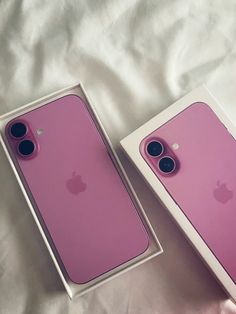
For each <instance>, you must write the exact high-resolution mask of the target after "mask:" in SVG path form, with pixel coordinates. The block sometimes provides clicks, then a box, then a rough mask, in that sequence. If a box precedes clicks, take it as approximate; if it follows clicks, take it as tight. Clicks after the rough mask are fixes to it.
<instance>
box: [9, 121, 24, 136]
mask: <svg viewBox="0 0 236 314" xmlns="http://www.w3.org/2000/svg"><path fill="white" fill-rule="evenodd" d="M27 132H28V127H27V125H26V124H25V123H24V122H23V121H16V122H13V123H12V124H11V125H10V126H9V134H10V136H11V137H12V138H14V139H22V138H23V137H24V136H25V135H26V134H27Z"/></svg>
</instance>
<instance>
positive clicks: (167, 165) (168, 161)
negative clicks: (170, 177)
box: [159, 157, 176, 173]
mask: <svg viewBox="0 0 236 314" xmlns="http://www.w3.org/2000/svg"><path fill="white" fill-rule="evenodd" d="M175 168H176V163H175V160H174V159H173V158H171V157H162V158H161V159H160V161H159V169H160V170H161V171H162V172H164V173H171V172H173V171H174V170H175Z"/></svg>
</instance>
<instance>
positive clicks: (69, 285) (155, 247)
mask: <svg viewBox="0 0 236 314" xmlns="http://www.w3.org/2000/svg"><path fill="white" fill-rule="evenodd" d="M68 94H76V95H78V96H80V97H81V98H82V99H83V100H84V102H85V103H86V105H87V108H88V110H89V112H90V114H91V116H92V118H93V120H94V122H95V125H96V127H97V129H98V131H99V133H100V135H101V136H102V138H103V140H104V142H105V144H106V148H107V151H108V153H109V154H110V157H111V158H112V161H113V163H114V166H115V167H116V169H117V171H118V173H119V175H120V176H121V178H122V180H123V182H124V184H125V186H126V189H127V193H129V194H130V197H131V198H132V200H133V202H134V203H135V206H136V208H137V211H138V213H139V215H140V217H141V220H142V222H143V224H144V226H145V228H146V230H147V232H148V235H149V247H148V249H147V250H146V251H145V252H144V253H143V254H141V255H139V256H137V257H136V258H134V259H133V260H130V261H129V262H126V263H124V264H123V265H120V266H119V267H116V268H114V269H113V270H111V271H109V272H107V273H105V274H103V275H101V276H99V277H97V278H95V279H93V280H91V281H90V282H88V283H85V284H75V283H73V282H72V281H71V280H70V279H69V277H68V275H67V274H66V272H65V270H64V269H63V266H62V263H61V262H60V259H59V256H58V255H57V253H56V251H55V250H54V249H53V245H52V243H50V238H49V236H47V234H46V233H45V232H44V231H43V227H42V224H41V223H42V222H40V220H39V218H38V217H37V215H36V212H35V209H34V205H33V200H32V199H31V197H30V195H29V194H28V193H27V190H26V189H25V187H24V184H23V182H22V181H21V179H20V176H19V174H18V170H17V166H16V164H15V161H14V157H11V155H10V151H9V147H8V144H7V142H6V139H5V134H4V128H5V126H6V124H7V122H8V121H9V120H11V119H13V118H15V117H17V116H18V115H20V114H24V113H26V112H28V111H31V110H32V109H35V108H38V107H40V106H43V105H45V104H47V103H48V102H51V101H53V100H56V99H57V98H60V97H62V96H65V95H68ZM78 119H79V118H78ZM0 131H1V136H0V140H1V144H2V146H3V149H4V151H5V153H6V155H7V158H8V160H9V163H10V165H11V167H12V169H13V171H14V174H15V176H16V178H17V181H18V183H19V185H20V188H21V190H22V192H23V194H24V197H25V199H26V201H27V204H28V206H29V209H30V211H31V213H32V215H33V218H34V220H35V222H36V224H37V226H38V229H39V231H40V233H41V235H42V238H43V240H44V242H45V244H46V246H47V249H48V251H49V253H50V255H51V258H52V260H53V262H54V264H55V266H56V269H57V271H58V274H59V276H60V278H61V280H62V282H63V284H64V286H65V289H66V291H67V293H68V295H69V297H70V298H73V297H75V296H79V295H82V294H84V293H86V292H88V291H90V290H91V289H93V288H95V287H97V286H99V285H101V284H102V283H104V282H106V281H108V280H110V279H112V278H114V277H116V276H118V275H119V274H122V273H124V272H126V271H128V270H129V269H132V268H134V267H136V266H138V265H140V264H142V263H144V262H145V261H147V260H149V259H151V258H153V257H154V256H157V255H159V254H161V253H162V252H163V250H162V247H161V245H160V243H159V240H158V238H157V237H156V235H155V233H154V231H153V228H152V226H151V223H150V222H149V220H148V218H147V216H146V214H145V212H144V210H143V208H142V206H141V204H140V202H139V200H138V199H137V196H136V194H135V192H134V190H133V188H132V186H131V184H130V181H129V179H128V177H127V176H126V174H125V172H124V169H123V167H122V165H121V163H120V161H119V159H118V157H117V154H116V152H115V150H114V149H113V147H112V144H111V142H110V140H109V138H108V135H107V133H106V131H105V129H104V128H103V126H102V124H101V121H100V119H99V117H98V115H97V114H96V111H95V108H94V106H93V104H92V103H91V101H90V100H89V98H88V95H87V94H86V91H85V90H84V88H83V86H82V85H81V84H79V85H76V86H71V87H69V88H66V89H63V90H60V91H58V92H56V93H53V94H50V95H48V96H46V97H44V98H41V99H39V100H36V101H34V102H31V103H29V104H27V105H25V106H23V107H20V108H18V109H16V110H13V111H11V112H9V113H7V114H4V115H2V116H1V117H0ZM124 223H125V222H124Z"/></svg>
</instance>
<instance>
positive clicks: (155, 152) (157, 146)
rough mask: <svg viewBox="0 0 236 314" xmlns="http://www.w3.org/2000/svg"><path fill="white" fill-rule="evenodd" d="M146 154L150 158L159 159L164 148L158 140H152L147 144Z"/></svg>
mask: <svg viewBox="0 0 236 314" xmlns="http://www.w3.org/2000/svg"><path fill="white" fill-rule="evenodd" d="M146 152H147V154H148V155H149V156H151V157H154V158H155V157H160V156H161V155H162V154H163V153H164V146H163V144H162V143H161V142H160V141H158V140H152V141H150V142H149V143H147V146H146Z"/></svg>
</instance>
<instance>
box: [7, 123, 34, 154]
mask: <svg viewBox="0 0 236 314" xmlns="http://www.w3.org/2000/svg"><path fill="white" fill-rule="evenodd" d="M28 133H29V129H28V126H27V125H26V124H25V123H24V122H23V121H16V122H13V123H12V124H11V125H10V126H9V135H10V136H11V138H13V139H14V140H17V141H19V142H18V143H17V153H18V154H19V155H20V156H21V157H25V158H27V157H31V156H32V155H33V153H34V152H35V149H36V145H35V143H34V142H33V141H32V140H31V139H30V138H25V137H26V135H27V134H28Z"/></svg>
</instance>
